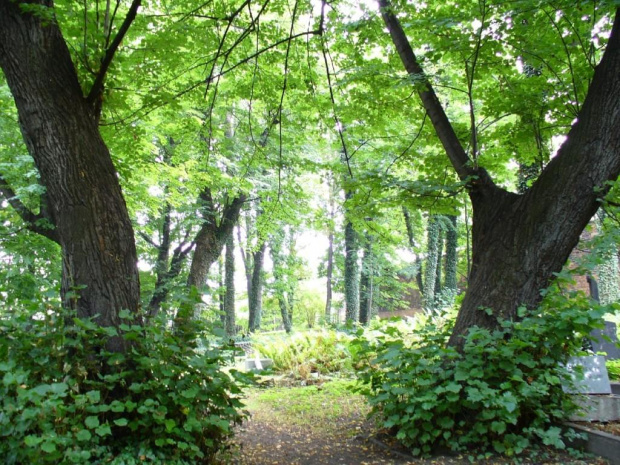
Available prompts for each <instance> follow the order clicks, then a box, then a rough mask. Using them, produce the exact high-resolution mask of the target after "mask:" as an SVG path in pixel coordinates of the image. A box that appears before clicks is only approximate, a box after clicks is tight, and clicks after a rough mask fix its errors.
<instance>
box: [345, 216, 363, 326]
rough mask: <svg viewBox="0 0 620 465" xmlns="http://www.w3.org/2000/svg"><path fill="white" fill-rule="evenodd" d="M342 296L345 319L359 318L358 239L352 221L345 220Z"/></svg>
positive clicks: (353, 319) (354, 319) (355, 319)
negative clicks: (343, 298)
mask: <svg viewBox="0 0 620 465" xmlns="http://www.w3.org/2000/svg"><path fill="white" fill-rule="evenodd" d="M344 249H345V259H344V297H345V306H346V318H345V320H346V321H358V318H359V306H360V301H359V296H360V294H359V282H360V281H359V280H360V265H359V260H358V257H357V251H358V250H359V239H358V237H357V232H356V231H355V229H354V228H353V223H351V222H350V221H347V223H346V225H345V228H344Z"/></svg>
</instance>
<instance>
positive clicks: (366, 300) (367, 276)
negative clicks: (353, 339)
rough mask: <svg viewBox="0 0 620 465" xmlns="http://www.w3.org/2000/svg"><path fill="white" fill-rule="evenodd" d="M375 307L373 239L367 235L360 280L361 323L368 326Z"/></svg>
mask: <svg viewBox="0 0 620 465" xmlns="http://www.w3.org/2000/svg"><path fill="white" fill-rule="evenodd" d="M372 306H373V256H372V237H371V236H370V235H366V239H365V241H364V255H363V256H362V275H361V280H360V323H361V324H363V325H367V324H368V323H369V322H370V319H371V317H372Z"/></svg>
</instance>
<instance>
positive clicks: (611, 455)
mask: <svg viewBox="0 0 620 465" xmlns="http://www.w3.org/2000/svg"><path fill="white" fill-rule="evenodd" d="M565 426H567V427H569V428H572V429H573V430H575V431H577V432H578V433H583V434H585V435H586V438H585V440H580V439H576V440H574V441H573V442H572V443H571V444H570V445H571V446H572V447H577V448H580V449H584V450H586V451H588V452H591V453H592V454H596V455H598V456H600V457H604V458H606V459H607V460H608V461H609V463H610V464H611V465H620V437H618V436H614V435H612V434H608V433H605V432H604V431H598V430H595V429H593V428H587V427H585V426H582V425H576V424H574V423H565Z"/></svg>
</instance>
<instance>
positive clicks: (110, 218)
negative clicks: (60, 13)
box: [0, 0, 140, 352]
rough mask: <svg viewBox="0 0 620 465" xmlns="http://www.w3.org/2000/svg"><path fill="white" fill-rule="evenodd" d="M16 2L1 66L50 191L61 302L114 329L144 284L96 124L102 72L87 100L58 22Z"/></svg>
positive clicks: (2, 15)
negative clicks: (60, 270) (59, 262)
mask: <svg viewBox="0 0 620 465" xmlns="http://www.w3.org/2000/svg"><path fill="white" fill-rule="evenodd" d="M34 3H38V4H39V5H41V6H42V8H46V7H50V6H51V2H34ZM138 5H139V2H138V3H137V4H136V5H135V9H134V10H133V14H134V15H135V12H136V10H137V7H138ZM20 6H21V4H19V3H17V2H12V1H9V0H2V1H0V67H1V68H2V70H3V72H4V75H5V77H6V80H7V83H8V85H9V88H10V89H11V93H12V94H13V98H14V99H15V105H16V107H17V111H18V114H19V124H20V127H21V131H22V135H23V138H24V141H25V143H26V146H27V147H28V151H29V152H30V155H32V157H33V159H34V162H35V164H36V166H37V169H38V171H39V175H40V180H41V183H42V184H43V186H45V189H46V198H47V204H48V207H49V211H48V215H49V220H50V222H51V224H53V225H54V226H55V229H54V230H53V231H54V232H53V233H49V234H50V235H51V236H53V238H54V240H56V241H57V242H58V243H59V244H60V246H61V248H62V257H63V277H62V291H61V292H62V302H63V305H64V306H65V307H68V308H70V309H72V310H74V311H75V313H76V315H77V316H78V317H81V318H86V317H89V318H93V320H94V321H95V322H96V323H97V324H98V325H100V326H106V327H116V328H118V327H119V325H120V323H121V321H120V319H119V312H120V311H121V310H123V309H127V310H129V311H131V312H137V311H138V309H139V304H140V283H139V277H138V268H137V262H138V260H137V253H136V247H135V242H134V233H133V228H132V225H131V221H130V219H129V215H128V212H127V207H126V205H125V201H124V199H123V195H122V192H121V188H120V185H119V182H118V176H117V173H116V170H115V168H114V165H113V163H112V159H111V157H110V153H109V151H108V148H107V146H106V145H105V143H104V142H103V139H102V138H101V135H100V133H99V128H98V119H99V116H100V104H99V103H100V97H101V92H102V89H103V87H102V86H103V81H102V79H103V77H104V75H105V71H104V72H103V74H101V73H100V80H101V82H100V84H101V89H99V88H96V89H95V88H93V90H92V92H91V94H92V95H91V96H89V97H84V95H83V93H82V88H81V87H80V83H79V82H78V77H77V73H76V70H75V68H74V65H73V62H72V60H71V56H70V54H69V50H68V48H67V45H66V43H65V41H64V39H63V37H62V34H61V32H60V29H59V27H58V25H57V23H56V22H54V21H49V20H43V19H41V18H39V17H37V16H35V15H33V14H28V13H22V11H20ZM130 23H131V19H130V20H129V24H130ZM48 237H49V236H48ZM107 349H108V350H111V351H117V352H123V351H125V350H126V349H127V343H126V341H124V340H123V339H122V338H120V337H114V338H111V339H109V340H108V342H107Z"/></svg>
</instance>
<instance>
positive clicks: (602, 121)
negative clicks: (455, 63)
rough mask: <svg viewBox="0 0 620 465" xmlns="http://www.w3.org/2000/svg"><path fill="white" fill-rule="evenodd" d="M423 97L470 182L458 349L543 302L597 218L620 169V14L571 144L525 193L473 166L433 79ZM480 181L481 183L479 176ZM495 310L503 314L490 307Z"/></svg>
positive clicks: (412, 64) (385, 9)
mask: <svg viewBox="0 0 620 465" xmlns="http://www.w3.org/2000/svg"><path fill="white" fill-rule="evenodd" d="M379 6H380V7H381V14H382V16H383V19H384V21H385V23H386V26H387V28H388V30H389V32H390V35H391V37H392V41H393V42H394V44H395V46H396V49H397V51H398V53H399V55H400V58H401V60H402V62H403V64H404V66H405V69H406V70H407V72H409V73H411V74H415V75H417V76H423V70H422V68H421V67H420V65H419V64H418V62H417V59H416V57H415V55H414V53H413V50H412V48H411V45H410V44H409V41H408V40H407V37H406V36H405V34H404V31H403V30H402V27H401V25H400V22H399V21H398V19H397V17H396V15H395V14H394V12H393V11H392V7H391V5H390V4H389V1H388V0H379ZM418 94H419V96H420V99H421V100H422V103H423V105H424V107H425V109H426V110H427V112H428V113H429V116H430V119H431V121H432V123H433V126H434V128H435V131H436V133H437V136H438V137H439V139H440V141H441V143H442V144H443V146H444V149H445V151H446V155H447V156H448V158H449V159H450V161H451V163H452V165H453V167H454V169H455V171H456V172H457V173H458V175H459V177H460V178H461V179H463V180H470V184H469V195H470V198H471V201H472V205H473V210H474V217H473V263H472V270H471V273H470V277H469V286H468V289H467V293H466V295H465V298H464V300H463V303H462V306H461V309H460V311H459V314H458V317H457V321H456V324H455V327H454V331H453V334H452V336H451V338H450V344H452V345H455V346H457V347H459V346H461V344H462V343H463V338H462V336H464V335H465V334H466V333H467V332H468V331H469V329H470V328H471V327H472V326H476V325H477V326H481V327H485V328H495V327H497V324H498V323H497V317H502V318H511V319H514V318H517V309H518V308H519V306H522V305H524V306H526V307H530V308H533V307H535V306H536V305H538V304H539V303H540V301H541V290H542V289H545V288H546V287H547V286H548V285H549V283H550V281H551V279H552V278H553V274H554V273H555V272H558V271H560V270H561V268H562V266H563V265H564V263H565V262H566V260H567V259H568V256H569V255H570V253H571V251H572V250H573V248H574V247H575V246H576V245H577V242H578V241H579V236H580V234H581V232H582V231H583V229H584V228H585V226H586V225H587V224H588V221H589V220H590V218H592V216H593V215H594V213H595V212H596V210H597V209H598V207H599V204H600V199H601V198H602V197H604V196H605V194H606V193H607V191H608V190H609V183H608V181H612V180H615V179H616V178H617V177H618V174H619V173H620V131H619V130H618V128H620V10H618V11H617V12H616V19H615V21H614V25H613V28H612V32H611V36H610V38H609V43H608V44H607V48H606V50H605V53H604V55H603V58H602V60H601V63H600V64H599V65H598V66H597V67H596V70H595V73H594V77H593V79H592V83H591V85H590V89H589V91H588V95H587V97H586V99H585V102H584V104H583V107H582V109H581V111H580V112H579V115H578V118H577V122H576V123H575V124H574V125H573V127H572V129H571V130H570V132H569V133H568V137H567V140H566V142H564V144H563V145H562V147H560V149H559V151H558V153H557V155H556V156H555V157H554V158H553V159H552V160H551V162H550V163H549V164H548V165H547V166H546V167H545V169H544V170H543V172H542V173H541V175H540V177H539V178H538V179H537V181H536V182H535V183H534V184H533V185H532V187H531V188H530V189H528V190H527V191H526V192H525V193H524V194H522V195H517V194H513V193H509V192H507V191H505V190H504V189H501V188H499V187H498V186H496V185H495V184H494V183H493V181H492V179H491V177H490V176H489V174H488V173H487V172H486V171H485V170H484V169H481V168H478V169H476V168H475V167H474V166H475V165H473V164H472V163H471V160H469V158H468V156H467V155H466V153H465V151H464V150H463V147H462V145H461V143H460V142H459V140H458V138H457V137H456V134H455V132H454V130H453V128H452V126H451V124H450V122H449V120H448V118H447V116H446V114H445V112H444V111H443V108H442V107H441V104H440V103H439V100H438V99H437V96H436V95H435V93H434V90H433V88H432V86H431V84H430V83H429V82H425V83H423V84H421V85H419V90H418ZM472 176H475V178H473V179H472V178H470V177H472ZM485 308H490V309H492V310H493V315H492V316H490V315H488V314H487V313H486V312H485V311H481V309H485Z"/></svg>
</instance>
